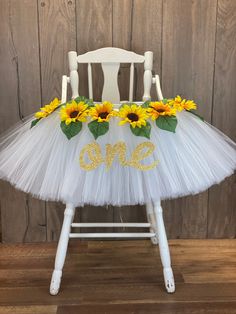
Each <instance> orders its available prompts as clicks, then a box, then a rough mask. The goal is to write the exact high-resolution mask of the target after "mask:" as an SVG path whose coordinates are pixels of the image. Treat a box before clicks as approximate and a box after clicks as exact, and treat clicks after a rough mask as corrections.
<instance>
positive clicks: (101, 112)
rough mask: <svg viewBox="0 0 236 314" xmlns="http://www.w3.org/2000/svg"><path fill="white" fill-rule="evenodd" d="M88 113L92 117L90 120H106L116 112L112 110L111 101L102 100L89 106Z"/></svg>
mask: <svg viewBox="0 0 236 314" xmlns="http://www.w3.org/2000/svg"><path fill="white" fill-rule="evenodd" d="M89 115H90V116H91V117H92V120H97V121H98V122H104V121H106V122H108V121H109V119H110V117H112V116H115V115H116V112H115V111H114V110H113V104H112V103H110V102H109V101H104V102H103V103H102V104H96V105H95V106H94V107H92V108H90V110H89Z"/></svg>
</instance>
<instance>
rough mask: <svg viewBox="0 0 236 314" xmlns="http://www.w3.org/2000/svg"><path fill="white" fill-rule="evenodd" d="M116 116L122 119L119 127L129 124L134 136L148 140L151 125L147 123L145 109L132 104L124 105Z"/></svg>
mask: <svg viewBox="0 0 236 314" xmlns="http://www.w3.org/2000/svg"><path fill="white" fill-rule="evenodd" d="M118 116H119V117H120V118H121V119H122V120H121V121H120V123H119V125H124V124H125V123H129V124H130V130H131V132H132V133H133V134H134V135H136V136H144V137H146V138H148V139H150V133H151V125H150V123H149V122H148V121H147V119H148V118H149V114H148V112H147V110H146V109H145V108H142V107H141V106H138V105H136V104H134V103H131V104H129V105H128V104H125V105H123V106H122V107H121V109H120V110H119V113H118Z"/></svg>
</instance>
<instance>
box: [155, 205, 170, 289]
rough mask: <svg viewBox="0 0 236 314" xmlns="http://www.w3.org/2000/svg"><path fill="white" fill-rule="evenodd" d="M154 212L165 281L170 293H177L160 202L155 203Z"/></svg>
mask: <svg viewBox="0 0 236 314" xmlns="http://www.w3.org/2000/svg"><path fill="white" fill-rule="evenodd" d="M154 212H155V215H156V221H157V234H158V239H159V250H160V256H161V262H162V265H163V274H164V280H165V286H166V290H167V292H169V293H173V292H174V291H175V280H174V275H173V271H172V268H171V260H170V251H169V246H168V241H167V237H166V231H165V225H164V221H163V215H162V207H161V203H160V202H156V203H154Z"/></svg>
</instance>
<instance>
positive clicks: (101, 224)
mask: <svg viewBox="0 0 236 314" xmlns="http://www.w3.org/2000/svg"><path fill="white" fill-rule="evenodd" d="M71 227H72V228H75V227H80V228H84V227H92V228H93V227H140V228H148V227H150V223H139V222H132V223H130V222H126V223H124V222H95V223H94V222H89V223H87V222H80V223H72V224H71Z"/></svg>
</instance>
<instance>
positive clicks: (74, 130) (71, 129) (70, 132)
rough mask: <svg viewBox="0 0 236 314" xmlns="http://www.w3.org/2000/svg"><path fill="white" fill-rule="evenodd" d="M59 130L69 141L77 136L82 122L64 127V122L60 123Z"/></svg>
mask: <svg viewBox="0 0 236 314" xmlns="http://www.w3.org/2000/svg"><path fill="white" fill-rule="evenodd" d="M61 129H62V132H63V133H64V134H65V135H66V137H67V138H68V140H70V139H71V138H72V137H74V136H75V135H77V134H78V133H79V132H80V131H81V129H82V122H81V121H76V122H71V123H70V124H68V125H66V124H65V122H64V121H62V122H61Z"/></svg>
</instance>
